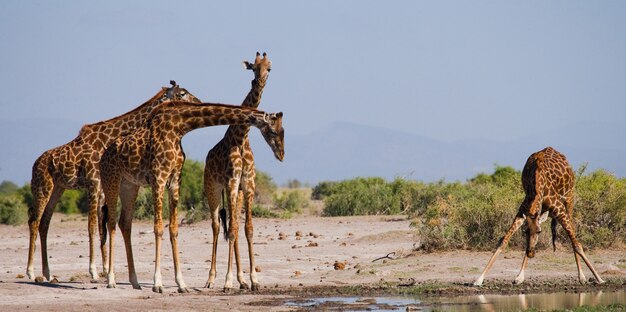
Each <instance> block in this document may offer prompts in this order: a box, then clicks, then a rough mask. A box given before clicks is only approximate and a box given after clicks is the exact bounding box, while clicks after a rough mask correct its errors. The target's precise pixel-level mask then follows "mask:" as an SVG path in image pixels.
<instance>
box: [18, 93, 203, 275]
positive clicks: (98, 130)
mask: <svg viewBox="0 0 626 312" xmlns="http://www.w3.org/2000/svg"><path fill="white" fill-rule="evenodd" d="M170 83H171V84H172V87H170V88H165V87H163V88H162V89H161V91H159V92H158V93H157V94H156V95H154V96H153V97H152V98H151V99H150V100H148V101H147V102H145V103H144V104H142V105H140V106H139V107H137V108H135V109H134V110H132V111H130V112H128V113H126V114H124V115H121V116H118V117H115V118H112V119H109V120H106V121H102V122H98V123H95V124H90V125H85V126H83V127H82V128H81V130H80V132H79V134H78V136H77V137H76V138H75V139H74V140H72V141H70V142H69V143H67V144H65V145H62V146H59V147H56V148H53V149H51V150H48V151H46V152H44V153H43V154H42V155H41V156H39V158H38V159H37V160H36V161H35V164H34V165H33V174H32V179H31V190H32V194H33V205H32V206H30V207H29V220H28V226H29V229H30V243H29V249H28V264H27V269H26V273H27V275H28V278H30V279H34V278H35V270H34V264H33V260H34V254H35V241H36V240H37V232H39V237H40V240H41V260H42V265H43V276H44V277H45V278H46V279H47V280H50V268H49V265H48V255H47V236H48V228H49V225H50V219H51V218H52V213H53V211H54V207H55V206H56V204H57V202H58V201H59V199H60V198H61V195H63V192H64V191H65V190H66V189H85V190H87V197H88V198H89V218H88V220H89V221H88V222H89V225H88V229H89V273H90V274H91V277H92V279H94V280H95V279H97V278H98V275H97V271H96V264H95V238H94V236H95V232H96V228H97V226H96V223H97V218H98V201H99V200H101V198H100V197H101V189H100V173H99V170H98V166H97V163H98V161H99V160H100V157H101V156H102V153H103V152H104V150H105V148H106V147H107V146H108V145H109V144H110V143H111V142H113V141H114V140H115V139H116V138H117V137H119V136H121V135H123V134H124V133H126V132H129V131H131V130H133V129H135V128H137V127H139V126H141V125H143V123H144V122H145V119H146V117H147V116H148V115H149V114H150V112H151V111H152V110H153V109H154V108H155V107H158V106H160V105H161V104H162V103H163V102H165V101H166V100H167V101H169V100H171V99H179V100H186V101H191V102H200V100H198V99H197V98H196V97H195V96H193V95H192V94H190V93H189V92H187V90H185V89H183V88H180V87H179V86H178V85H176V82H174V81H170ZM100 235H105V233H102V232H100ZM105 239H106V238H105ZM101 240H102V238H101ZM105 248H106V246H105V245H101V252H102V262H103V267H104V271H105V272H106V271H107V268H106V266H107V261H106V250H105Z"/></svg>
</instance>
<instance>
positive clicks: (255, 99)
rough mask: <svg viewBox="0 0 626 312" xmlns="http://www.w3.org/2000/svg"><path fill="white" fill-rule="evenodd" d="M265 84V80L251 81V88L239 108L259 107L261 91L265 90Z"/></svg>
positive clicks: (256, 79)
mask: <svg viewBox="0 0 626 312" xmlns="http://www.w3.org/2000/svg"><path fill="white" fill-rule="evenodd" d="M266 82H267V78H265V79H263V78H255V79H253V80H252V82H251V84H252V87H251V88H250V91H249V92H248V95H246V98H245V99H244V100H243V102H241V106H244V107H252V108H257V107H259V103H261V96H262V95H263V89H264V88H265V83H266Z"/></svg>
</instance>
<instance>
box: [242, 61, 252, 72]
mask: <svg viewBox="0 0 626 312" xmlns="http://www.w3.org/2000/svg"><path fill="white" fill-rule="evenodd" d="M241 64H243V68H245V69H248V70H252V69H254V67H253V66H252V64H251V63H250V62H248V61H243V62H241Z"/></svg>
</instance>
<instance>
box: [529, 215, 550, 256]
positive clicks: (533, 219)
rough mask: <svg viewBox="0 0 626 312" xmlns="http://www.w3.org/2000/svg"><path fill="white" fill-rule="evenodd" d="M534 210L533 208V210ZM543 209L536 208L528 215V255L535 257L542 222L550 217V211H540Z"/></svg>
mask: <svg viewBox="0 0 626 312" xmlns="http://www.w3.org/2000/svg"><path fill="white" fill-rule="evenodd" d="M531 211H532V210H531ZM540 211H541V209H535V211H534V212H529V213H528V214H526V215H525V217H526V256H528V258H533V257H534V256H535V247H536V246H537V242H538V241H539V233H541V223H543V222H544V221H545V220H546V219H548V211H545V212H543V213H540Z"/></svg>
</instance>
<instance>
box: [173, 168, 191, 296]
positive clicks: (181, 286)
mask: <svg viewBox="0 0 626 312" xmlns="http://www.w3.org/2000/svg"><path fill="white" fill-rule="evenodd" d="M178 172H180V171H178ZM179 187H180V175H179V174H177V175H176V177H175V178H174V180H172V182H171V183H170V188H169V194H168V195H169V196H168V197H169V200H170V203H169V206H170V226H169V228H170V244H171V245H172V258H174V271H175V278H176V285H178V292H179V293H188V292H189V290H188V289H187V286H186V285H185V281H184V280H183V273H182V270H181V269H180V259H179V255H178V198H179V197H178V196H179Z"/></svg>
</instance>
